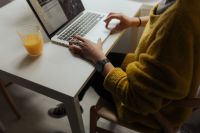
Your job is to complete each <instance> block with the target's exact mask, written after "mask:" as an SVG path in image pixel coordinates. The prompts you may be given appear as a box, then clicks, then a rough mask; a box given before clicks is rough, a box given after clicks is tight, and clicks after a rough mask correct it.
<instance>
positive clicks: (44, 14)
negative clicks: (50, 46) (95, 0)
mask: <svg viewBox="0 0 200 133" xmlns="http://www.w3.org/2000/svg"><path fill="white" fill-rule="evenodd" d="M30 3H31V4H32V6H33V8H34V10H35V12H36V14H37V15H38V17H39V18H40V20H41V21H42V23H43V25H44V27H45V28H46V30H47V32H48V33H49V34H51V33H53V32H54V31H56V30H57V29H58V28H59V27H61V26H62V25H63V24H65V23H67V22H69V21H70V20H71V19H73V18H74V17H76V15H78V14H79V13H80V12H82V11H83V10H84V7H83V5H82V2H81V1H80V0H30Z"/></svg>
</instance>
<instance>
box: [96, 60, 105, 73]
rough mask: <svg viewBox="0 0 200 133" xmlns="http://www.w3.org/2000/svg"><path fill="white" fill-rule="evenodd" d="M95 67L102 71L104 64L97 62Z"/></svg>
mask: <svg viewBox="0 0 200 133" xmlns="http://www.w3.org/2000/svg"><path fill="white" fill-rule="evenodd" d="M95 68H96V70H97V72H101V71H102V69H103V67H102V64H101V63H99V62H98V63H97V64H96V66H95Z"/></svg>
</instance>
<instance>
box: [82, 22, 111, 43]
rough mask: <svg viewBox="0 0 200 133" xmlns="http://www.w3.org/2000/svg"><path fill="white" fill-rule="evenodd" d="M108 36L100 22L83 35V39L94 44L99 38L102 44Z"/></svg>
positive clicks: (108, 32) (103, 24)
mask: <svg viewBox="0 0 200 133" xmlns="http://www.w3.org/2000/svg"><path fill="white" fill-rule="evenodd" d="M109 34H110V30H108V29H106V28H105V23H104V22H103V21H100V22H99V23H98V24H97V25H95V27H94V28H93V29H92V30H91V31H90V32H88V33H87V34H86V35H85V38H87V39H89V40H91V41H93V42H95V43H96V42H97V41H98V39H99V38H101V41H102V42H103V41H105V39H106V38H107V37H108V35H109Z"/></svg>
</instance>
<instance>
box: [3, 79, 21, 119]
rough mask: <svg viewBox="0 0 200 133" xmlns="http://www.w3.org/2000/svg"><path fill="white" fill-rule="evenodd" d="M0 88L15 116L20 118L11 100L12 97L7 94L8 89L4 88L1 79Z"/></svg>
mask: <svg viewBox="0 0 200 133" xmlns="http://www.w3.org/2000/svg"><path fill="white" fill-rule="evenodd" d="M0 90H1V91H2V93H3V95H4V97H5V98H6V100H7V102H8V104H9V105H10V107H11V109H12V110H13V112H14V113H15V115H16V116H17V119H20V118H21V114H20V112H19V111H18V109H17V106H16V105H15V103H14V102H13V99H12V97H11V96H10V95H9V94H8V91H7V89H6V88H5V85H4V84H3V82H2V81H0Z"/></svg>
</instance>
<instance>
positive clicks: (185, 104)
mask: <svg viewBox="0 0 200 133" xmlns="http://www.w3.org/2000/svg"><path fill="white" fill-rule="evenodd" d="M173 104H175V105H176V106H177V107H180V108H192V109H193V110H196V109H197V108H199V107H200V97H196V98H189V99H183V100H178V101H173ZM154 117H155V118H156V120H157V121H158V122H159V123H160V124H161V126H162V127H163V128H164V130H165V132H166V133H175V132H176V130H175V129H173V126H172V125H171V123H170V122H169V121H168V119H167V118H165V117H164V116H163V115H162V114H161V113H160V112H157V113H155V114H154Z"/></svg>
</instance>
